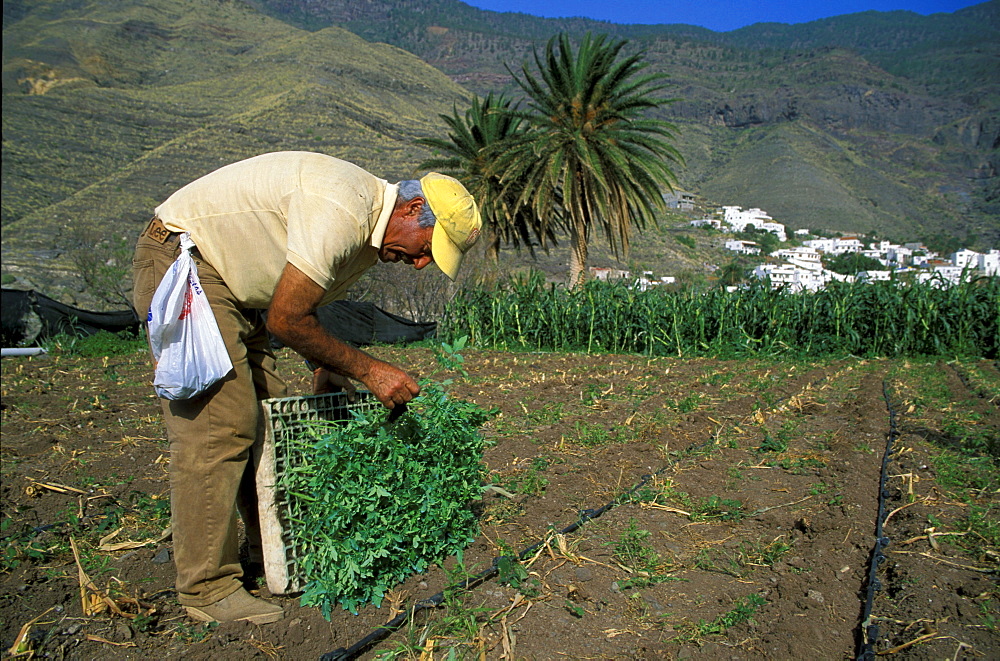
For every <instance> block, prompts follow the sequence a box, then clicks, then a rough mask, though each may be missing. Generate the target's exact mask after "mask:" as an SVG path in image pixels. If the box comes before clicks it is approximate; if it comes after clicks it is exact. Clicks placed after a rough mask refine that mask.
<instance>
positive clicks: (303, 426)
mask: <svg viewBox="0 0 1000 661" xmlns="http://www.w3.org/2000/svg"><path fill="white" fill-rule="evenodd" d="M380 406H381V404H380V403H379V401H378V400H377V399H376V398H375V396H374V395H372V394H371V393H370V392H368V391H366V390H359V391H358V392H357V394H356V396H355V399H354V401H353V402H349V401H348V400H347V394H346V393H343V392H338V393H330V394H325V395H307V396H303V397H277V398H274V399H265V400H263V401H262V402H261V407H262V409H263V411H262V415H263V421H264V433H263V434H262V435H261V437H259V438H258V439H257V442H256V443H255V444H254V450H253V459H254V470H255V472H256V478H257V501H258V502H257V508H258V515H259V517H260V528H261V538H262V542H263V551H264V571H265V574H266V576H267V588H268V590H270V591H271V593H272V594H276V595H283V594H291V593H295V592H300V591H301V590H302V588H303V585H304V582H303V579H302V577H301V575H300V572H299V559H300V558H301V557H302V556H303V555H304V553H305V549H301V548H297V546H296V544H295V542H294V538H293V537H292V535H291V529H290V525H291V522H292V521H294V520H295V519H297V518H301V517H300V516H299V513H300V512H301V511H302V508H303V507H305V504H304V503H302V502H300V500H299V499H297V498H295V497H294V496H292V495H291V494H288V493H285V492H284V490H283V489H282V488H281V477H282V475H283V474H284V471H286V470H288V469H290V468H293V467H294V466H297V465H299V464H301V462H302V459H301V450H300V449H299V447H298V446H297V445H295V444H294V443H293V442H292V441H293V440H294V439H297V438H299V437H301V435H302V434H303V433H307V432H308V430H309V429H310V428H315V427H316V426H317V425H322V424H324V423H329V424H336V423H337V422H338V421H344V420H350V419H351V414H352V411H367V410H370V409H375V408H378V407H380Z"/></svg>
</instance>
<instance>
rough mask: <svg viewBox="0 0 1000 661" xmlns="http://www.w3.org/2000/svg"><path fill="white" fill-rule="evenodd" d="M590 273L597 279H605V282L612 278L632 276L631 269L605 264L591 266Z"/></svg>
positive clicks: (620, 278)
mask: <svg viewBox="0 0 1000 661" xmlns="http://www.w3.org/2000/svg"><path fill="white" fill-rule="evenodd" d="M590 275H591V276H593V277H594V279H595V280H603V281H605V282H608V281H611V280H626V279H629V278H631V277H632V274H631V273H630V272H629V271H623V270H621V269H610V268H605V267H603V266H591V267H590Z"/></svg>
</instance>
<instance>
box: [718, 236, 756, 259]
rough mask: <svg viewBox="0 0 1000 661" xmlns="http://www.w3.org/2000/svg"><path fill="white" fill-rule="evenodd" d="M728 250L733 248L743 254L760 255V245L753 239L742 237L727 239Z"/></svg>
mask: <svg viewBox="0 0 1000 661" xmlns="http://www.w3.org/2000/svg"><path fill="white" fill-rule="evenodd" d="M726 250H732V251H733V252H735V253H739V254H741V255H759V254H760V246H758V245H757V244H756V243H754V242H753V241H743V240H741V239H729V240H727V241H726Z"/></svg>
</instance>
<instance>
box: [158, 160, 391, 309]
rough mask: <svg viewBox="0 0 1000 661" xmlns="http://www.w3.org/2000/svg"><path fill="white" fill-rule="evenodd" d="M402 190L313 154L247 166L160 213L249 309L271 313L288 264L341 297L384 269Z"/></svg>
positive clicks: (186, 190)
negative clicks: (385, 245) (384, 250)
mask: <svg viewBox="0 0 1000 661" xmlns="http://www.w3.org/2000/svg"><path fill="white" fill-rule="evenodd" d="M397 191H398V187H397V186H396V185H395V184H389V183H388V182H386V181H385V180H383V179H379V178H378V177H375V176H373V175H371V174H369V173H368V172H366V171H365V170H363V169H361V168H360V167H358V166H356V165H354V164H353V163H348V162H347V161H342V160H340V159H337V158H333V157H332V156H326V155H324V154H314V153H311V152H276V153H272V154H263V155H261V156H255V157H254V158H249V159H247V160H245V161H239V162H238V163H233V164H231V165H227V166H225V167H223V168H220V169H218V170H216V171H215V172H212V173H209V174H207V175H205V176H204V177H202V178H200V179H198V180H196V181H193V182H192V183H190V184H188V185H187V186H184V187H183V188H181V189H180V190H178V191H177V192H176V193H174V194H173V195H171V196H170V197H169V198H167V200H166V201H165V202H164V203H163V204H161V205H160V206H158V207H156V215H157V217H158V218H159V219H160V220H161V221H163V224H164V225H165V226H166V228H167V229H169V230H171V231H174V232H190V233H191V238H192V240H193V241H194V243H195V245H197V246H198V251H199V252H200V253H201V256H202V257H203V258H204V259H205V260H206V261H207V262H208V263H209V264H211V265H212V266H214V267H215V269H216V270H217V271H218V272H219V274H220V275H221V276H222V278H223V280H225V281H226V284H227V285H228V287H229V289H230V291H232V292H233V294H234V295H235V296H236V299H237V300H238V301H239V302H240V303H242V304H243V305H244V306H246V307H248V308H260V309H264V308H267V307H268V306H269V305H270V304H271V296H272V295H273V294H274V288H275V286H276V285H277V284H278V279H279V278H280V277H281V272H282V270H283V269H284V268H285V263H286V262H288V263H290V264H292V265H293V266H295V267H296V268H298V269H299V270H300V271H302V272H303V273H305V274H306V275H307V276H309V278H310V279H311V280H313V281H314V282H315V283H316V284H318V285H319V286H320V287H322V288H323V289H324V290H325V291H326V294H325V295H324V297H323V300H322V303H321V304H322V305H325V304H327V303H330V302H331V301H333V300H336V299H338V298H343V297H344V296H345V295H346V293H347V288H348V287H350V285H351V284H353V283H354V282H355V281H356V280H357V279H358V278H360V277H361V274H362V273H364V272H365V271H366V270H367V269H369V268H370V267H372V266H373V265H374V264H375V263H376V262H377V261H378V249H379V248H380V247H381V246H382V239H383V237H384V236H385V229H386V226H387V225H388V223H389V215H390V214H391V213H392V209H393V206H394V205H395V203H396V193H397Z"/></svg>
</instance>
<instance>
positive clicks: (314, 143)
mask: <svg viewBox="0 0 1000 661" xmlns="http://www.w3.org/2000/svg"><path fill="white" fill-rule="evenodd" d="M56 4H57V3H38V4H35V3H33V8H32V9H30V10H28V11H26V12H23V13H22V14H21V15H20V17H19V18H18V19H17V20H15V21H12V22H10V23H8V21H7V20H5V29H4V43H5V61H4V98H3V103H4V112H3V125H4V126H3V129H4V136H5V141H4V152H3V232H4V242H3V254H4V268H5V272H16V273H19V274H20V275H22V276H25V277H27V279H28V282H33V280H32V278H35V279H36V280H37V278H39V277H45V278H49V279H51V278H55V279H56V280H63V281H64V283H63V284H64V285H67V286H68V285H69V284H70V281H71V280H72V279H73V278H72V271H73V270H75V266H74V263H73V259H72V258H73V253H74V251H76V250H78V249H79V248H80V247H81V246H86V245H88V244H90V243H92V242H94V241H98V242H100V241H107V240H108V239H109V238H114V239H116V240H117V239H118V237H122V238H124V239H125V240H126V241H131V240H134V235H136V234H137V233H138V231H139V230H140V229H141V226H142V224H143V223H144V222H145V221H147V220H148V218H149V216H150V214H151V212H152V208H153V207H154V206H155V205H156V204H157V203H158V202H159V201H161V200H163V199H164V198H165V197H166V196H168V195H169V194H170V193H171V192H172V191H173V190H175V189H176V188H177V187H179V186H181V185H183V184H185V183H187V182H188V181H190V180H191V179H193V178H195V177H197V176H199V175H201V174H204V173H206V172H209V171H211V170H213V169H215V168H217V167H219V166H221V165H224V164H225V163H228V162H231V161H234V160H238V159H240V158H245V157H248V156H252V155H255V154H258V153H263V152H267V151H276V150H283V149H303V150H311V151H322V152H325V153H329V154H331V155H336V156H338V157H342V158H346V159H348V160H352V161H354V162H356V163H358V164H360V165H362V166H364V167H367V168H369V169H370V170H371V171H372V172H374V173H375V174H377V175H378V176H382V177H385V178H388V179H399V178H402V177H405V176H407V175H409V174H411V173H412V171H413V168H414V167H415V165H416V164H417V163H418V162H419V161H420V160H422V159H423V158H425V157H426V156H427V152H426V151H423V150H421V149H418V148H415V147H414V146H413V145H414V141H415V140H416V138H418V137H424V136H427V135H431V134H437V133H438V132H439V131H440V124H441V122H440V119H439V117H438V115H439V114H440V113H443V112H447V111H449V110H450V109H451V108H452V105H453V104H454V103H464V102H465V100H466V98H467V93H466V92H465V91H464V90H463V89H462V88H460V87H458V86H457V85H455V84H454V83H453V82H451V81H450V80H449V79H448V78H447V77H445V76H444V75H443V74H441V73H440V72H439V71H437V70H435V69H433V68H431V67H429V66H428V65H427V64H425V63H424V62H422V61H421V60H419V59H418V58H416V57H414V56H413V55H410V54H409V53H406V52H404V51H401V50H399V49H397V48H394V47H392V46H388V45H385V44H370V43H368V42H365V41H364V40H362V39H361V38H359V37H357V36H356V35H354V34H352V33H349V32H346V31H344V30H341V29H339V28H327V29H323V30H320V31H318V32H306V31H303V30H299V29H297V28H293V27H291V26H289V25H287V24H284V23H282V22H280V21H275V20H273V19H270V18H267V17H265V16H262V15H261V14H259V13H258V12H256V11H254V10H252V9H251V8H249V7H247V6H246V5H243V4H242V3H218V2H212V1H211V0H166V1H162V2H158V3H157V4H156V6H155V8H154V7H151V6H147V5H139V4H135V3H129V2H101V3H97V2H78V3H75V7H76V8H75V9H73V10H71V11H70V10H67V11H62V10H60V9H59V8H58V7H56ZM4 8H5V12H7V9H8V6H7V5H6V4H5V6H4ZM41 258H45V259H46V260H48V261H47V263H46V264H45V267H44V271H45V273H42V274H40V273H39V271H40V270H41V269H40V268H39V264H38V260H39V259H41ZM47 291H50V290H47Z"/></svg>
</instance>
